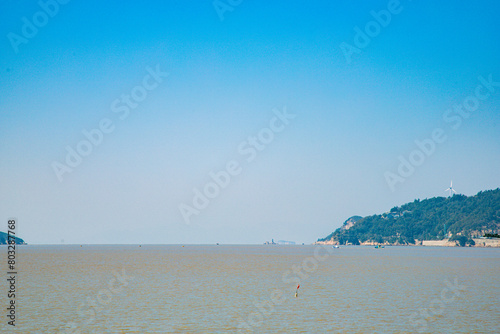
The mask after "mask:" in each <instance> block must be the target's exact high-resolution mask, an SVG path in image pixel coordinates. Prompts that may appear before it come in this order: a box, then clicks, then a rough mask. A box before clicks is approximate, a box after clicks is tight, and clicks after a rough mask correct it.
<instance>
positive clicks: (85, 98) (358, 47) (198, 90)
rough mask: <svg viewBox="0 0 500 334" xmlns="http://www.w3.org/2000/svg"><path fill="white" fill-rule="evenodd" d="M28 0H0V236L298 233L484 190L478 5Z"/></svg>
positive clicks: (488, 48)
mask: <svg viewBox="0 0 500 334" xmlns="http://www.w3.org/2000/svg"><path fill="white" fill-rule="evenodd" d="M61 2H63V3H64V1H62V0H61ZM41 4H42V5H40V3H37V2H36V1H3V2H2V4H0V21H1V22H2V23H1V25H0V74H1V75H0V89H1V90H0V156H1V160H0V219H1V220H0V224H1V225H0V231H5V230H6V228H7V219H8V218H10V217H15V218H17V219H18V222H19V223H18V226H19V233H20V236H21V237H23V238H24V239H25V240H26V241H27V242H29V243H33V244H39V243H53V244H60V243H216V242H220V243H262V242H264V241H266V240H271V238H274V239H275V240H280V239H282V240H291V241H295V242H305V243H311V242H314V241H316V239H317V238H320V237H324V236H326V235H327V234H329V233H330V232H331V231H333V230H334V229H335V228H337V227H339V226H340V225H341V224H342V223H343V221H344V220H346V219H347V218H349V217H350V216H353V215H361V216H365V215H370V214H376V213H382V212H385V211H388V210H390V209H391V208H392V207H394V206H396V205H401V204H404V203H406V202H408V201H413V200H414V199H415V198H420V199H424V198H430V197H435V196H446V194H447V193H446V192H444V190H445V189H446V188H447V187H448V186H449V185H450V181H451V180H453V187H454V188H455V189H456V191H457V192H458V193H461V194H465V195H474V194H476V193H477V192H478V191H481V190H487V189H495V188H497V187H499V186H500V172H499V171H500V62H499V59H500V58H499V56H500V26H499V24H498V13H499V11H500V4H499V2H498V1H494V0H491V1H486V0H480V1H473V2H470V1H451V0H447V1H431V0H419V1H410V0H402V1H400V2H397V1H393V0H391V1H386V0H383V1H378V0H377V1H355V2H354V1H347V0H339V1H303V2H302V1H280V2H272V1H271V2H270V1H260V0H258V1H257V0H256V1H237V0H232V1H229V0H221V1H218V2H215V5H214V2H212V1H210V0H206V1H190V2H189V4H188V2H187V1H149V2H136V1H134V2H132V1H125V2H123V1H105V2H104V3H103V2H102V1H93V0H89V1H78V0H73V1H69V2H68V3H64V4H59V3H55V2H54V1H51V0H42V1H41ZM43 4H46V5H43ZM360 31H361V32H360ZM167 73H168V74H167ZM480 77H481V78H480ZM276 115H280V117H281V118H278V117H277V116H276ZM287 115H288V116H287ZM292 115H293V116H292ZM94 129H98V130H95V131H93V130H94ZM84 132H87V136H90V138H91V139H88V138H87V136H86V135H85V134H84ZM416 141H417V142H420V146H421V147H419V145H418V144H417V143H416ZM92 142H93V143H92ZM78 150H79V151H78ZM68 152H73V153H68ZM79 152H80V153H79ZM75 155H78V156H75ZM68 156H69V157H68ZM67 159H69V160H68V161H69V163H68V161H66V160H67ZM249 160H250V161H249ZM402 161H403V162H402ZM70 164H71V165H72V166H70ZM398 168H399V171H398ZM220 171H224V172H223V173H220ZM211 172H212V173H218V175H219V178H220V179H219V180H218V182H219V185H217V184H216V183H214V182H213V179H212V176H211V174H210V173H211ZM212 175H214V174H212ZM195 189H196V190H197V191H199V193H197V192H196V190H195ZM200 194H201V195H200ZM207 194H208V197H207ZM210 197H212V198H210ZM193 201H194V202H195V203H193ZM186 217H187V218H186ZM187 222H189V224H187Z"/></svg>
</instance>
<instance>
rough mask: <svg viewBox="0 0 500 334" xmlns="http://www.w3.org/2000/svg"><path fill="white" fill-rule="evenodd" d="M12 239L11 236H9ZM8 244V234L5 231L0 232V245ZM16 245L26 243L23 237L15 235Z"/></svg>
mask: <svg viewBox="0 0 500 334" xmlns="http://www.w3.org/2000/svg"><path fill="white" fill-rule="evenodd" d="M11 239H12V238H11ZM7 244H8V236H7V233H5V232H0V245H7ZM16 245H27V243H26V242H24V240H23V239H21V238H18V237H16Z"/></svg>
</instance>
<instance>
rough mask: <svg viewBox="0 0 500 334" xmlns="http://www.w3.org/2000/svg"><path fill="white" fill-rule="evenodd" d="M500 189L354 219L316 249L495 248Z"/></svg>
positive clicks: (499, 244) (499, 240)
mask: <svg viewBox="0 0 500 334" xmlns="http://www.w3.org/2000/svg"><path fill="white" fill-rule="evenodd" d="M499 232H500V188H497V189H495V190H488V191H481V192H479V193H478V194H477V195H475V196H469V197H468V196H464V195H453V196H451V197H434V198H430V199H425V200H422V201H421V200H419V199H416V200H415V201H413V202H411V203H406V204H404V205H402V206H400V207H394V208H392V209H391V210H390V211H388V212H385V213H383V214H379V215H372V216H367V217H360V216H353V217H351V218H349V219H347V220H346V221H345V222H344V224H343V225H342V226H341V227H340V228H338V229H336V230H335V231H334V232H332V233H330V234H329V235H328V236H326V237H325V238H322V239H318V241H317V242H316V244H330V245H417V246H462V247H465V246H468V247H473V246H475V247H500V238H499V237H498V233H499Z"/></svg>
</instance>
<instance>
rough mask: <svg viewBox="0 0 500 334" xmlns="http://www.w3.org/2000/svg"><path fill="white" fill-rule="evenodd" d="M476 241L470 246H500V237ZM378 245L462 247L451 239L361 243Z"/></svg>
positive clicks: (321, 243) (328, 242) (325, 243)
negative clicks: (413, 242)
mask: <svg viewBox="0 0 500 334" xmlns="http://www.w3.org/2000/svg"><path fill="white" fill-rule="evenodd" d="M472 240H474V242H475V243H476V244H475V245H474V246H470V247H481V248H500V239H486V238H473V239H472ZM314 244H315V245H338V244H339V243H338V241H334V240H328V241H316V242H315V243H314ZM376 245H385V246H423V247H425V246H433V247H436V246H437V247H460V246H459V245H458V243H457V242H456V241H449V239H443V240H415V244H414V245H412V244H399V243H395V244H390V243H388V242H385V243H382V244H380V243H378V242H373V241H366V242H362V243H360V246H376Z"/></svg>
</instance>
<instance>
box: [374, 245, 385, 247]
mask: <svg viewBox="0 0 500 334" xmlns="http://www.w3.org/2000/svg"><path fill="white" fill-rule="evenodd" d="M375 248H384V246H382V245H377V246H375Z"/></svg>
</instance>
